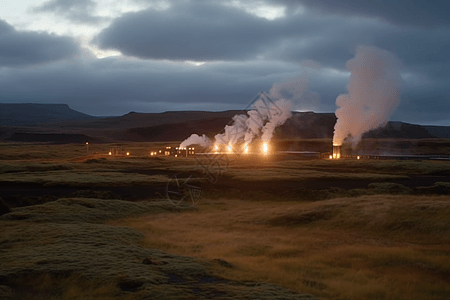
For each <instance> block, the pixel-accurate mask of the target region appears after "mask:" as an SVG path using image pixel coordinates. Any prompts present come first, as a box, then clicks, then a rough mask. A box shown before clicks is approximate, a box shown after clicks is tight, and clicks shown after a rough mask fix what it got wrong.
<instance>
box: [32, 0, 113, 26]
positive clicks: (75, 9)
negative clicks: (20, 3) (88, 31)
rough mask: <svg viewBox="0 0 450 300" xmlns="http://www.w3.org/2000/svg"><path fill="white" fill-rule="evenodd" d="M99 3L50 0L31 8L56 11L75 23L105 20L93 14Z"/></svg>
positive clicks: (84, 0)
mask: <svg viewBox="0 0 450 300" xmlns="http://www.w3.org/2000/svg"><path fill="white" fill-rule="evenodd" d="M96 6H97V3H96V2H95V1H93V0H50V1H47V2H45V3H43V4H42V5H39V6H37V7H34V8H32V9H31V11H32V12H35V13H46V12H50V13H55V14H56V15H59V16H64V17H66V18H67V19H69V20H71V21H73V22H75V23H91V24H93V23H99V22H101V21H103V20H104V18H102V17H97V16H94V15H93V14H92V12H93V11H94V10H95V8H96Z"/></svg>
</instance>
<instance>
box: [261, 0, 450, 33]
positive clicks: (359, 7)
mask: <svg viewBox="0 0 450 300" xmlns="http://www.w3.org/2000/svg"><path fill="white" fill-rule="evenodd" d="M269 3H273V4H277V5H279V4H284V5H286V6H287V7H289V11H295V8H296V7H298V6H304V7H306V8H307V9H308V10H309V11H311V12H314V11H315V12H318V13H322V14H337V15H341V16H361V17H368V18H377V19H381V20H384V21H387V22H389V23H392V24H396V25H406V26H413V27H427V28H432V27H437V26H448V25H450V18H449V17H448V12H449V11H450V2H449V1H446V0H436V1H429V0H408V1H406V0H371V1H361V0H339V1H336V0H297V1H292V0H272V1H269Z"/></svg>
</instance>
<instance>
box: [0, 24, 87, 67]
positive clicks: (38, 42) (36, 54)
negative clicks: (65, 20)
mask: <svg viewBox="0 0 450 300" xmlns="http://www.w3.org/2000/svg"><path fill="white" fill-rule="evenodd" d="M78 50H79V49H78V45H77V44H76V43H75V42H74V41H73V40H72V39H71V38H69V37H60V36H56V35H53V34H48V33H36V32H31V31H17V30H15V29H14V27H12V26H11V25H9V24H8V23H6V22H5V21H3V20H0V67H2V66H26V65H33V64H42V63H46V62H51V61H56V60H61V59H66V58H69V57H71V56H72V55H74V54H76V53H77V52H78Z"/></svg>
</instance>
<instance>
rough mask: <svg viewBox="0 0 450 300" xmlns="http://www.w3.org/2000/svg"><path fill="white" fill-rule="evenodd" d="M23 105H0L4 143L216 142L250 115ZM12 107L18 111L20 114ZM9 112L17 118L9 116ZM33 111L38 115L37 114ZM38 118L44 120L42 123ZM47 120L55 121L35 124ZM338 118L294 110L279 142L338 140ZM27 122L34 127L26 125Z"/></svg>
mask: <svg viewBox="0 0 450 300" xmlns="http://www.w3.org/2000/svg"><path fill="white" fill-rule="evenodd" d="M19 106H20V105H17V104H16V106H15V107H13V105H7V104H0V109H1V114H0V120H5V119H8V118H9V119H10V122H7V123H8V125H10V127H1V128H0V140H4V141H16V142H51V143H82V142H84V141H92V142H94V141H95V142H121V141H124V142H161V141H182V140H184V139H186V138H188V137H189V136H190V135H191V134H193V133H196V134H200V135H202V134H205V135H207V136H208V137H210V138H214V136H215V135H216V134H217V133H222V132H223V129H224V127H225V126H226V125H227V124H230V121H231V120H232V117H233V116H235V115H236V114H242V113H245V111H240V110H230V111H222V112H210V111H170V112H164V113H135V112H131V113H128V114H126V115H124V116H120V117H110V118H95V117H92V116H88V115H85V114H82V113H79V112H77V111H74V110H72V109H70V108H69V107H68V106H67V105H42V106H40V105H34V104H23V108H24V111H23V112H22V111H20V113H19V111H18V110H19ZM12 108H14V109H15V112H14V113H13V109H12ZM31 108H33V109H31ZM7 109H9V111H10V112H11V114H7V113H5V111H6V110H7ZM31 111H33V112H36V113H35V114H32V113H31ZM38 112H39V113H38ZM5 115H6V116H7V117H5ZM13 115H16V116H17V115H19V116H20V118H18V119H16V120H15V122H16V124H22V125H16V126H11V124H12V123H13V122H12V121H11V120H12V116H13ZM37 116H40V117H41V118H42V119H40V120H39V121H38V117H37ZM44 116H47V117H46V118H44ZM77 118H79V119H77ZM43 119H45V120H46V121H47V122H50V121H53V122H54V123H40V124H39V125H34V124H38V123H39V122H40V121H42V120H43ZM336 120H337V119H336V116H335V114H334V113H314V112H293V116H292V117H291V118H290V119H288V120H287V121H286V123H285V124H283V125H282V126H280V127H278V128H277V129H276V130H275V133H274V138H275V139H315V138H332V136H333V131H334V125H335V124H336ZM62 121H65V122H62ZM27 122H28V123H27ZM0 124H1V123H0ZM23 124H32V125H28V127H25V126H26V125H23ZM363 138H401V139H424V138H450V127H444V126H421V125H415V124H408V123H403V122H388V123H387V124H386V125H385V126H383V127H380V128H377V129H374V130H371V131H369V132H367V133H365V134H364V136H363Z"/></svg>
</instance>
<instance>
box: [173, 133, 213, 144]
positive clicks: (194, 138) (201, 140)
mask: <svg viewBox="0 0 450 300" xmlns="http://www.w3.org/2000/svg"><path fill="white" fill-rule="evenodd" d="M189 145H200V146H202V147H205V148H206V147H209V146H211V140H210V139H209V138H208V137H207V136H206V135H203V136H199V135H198V134H195V133H194V134H193V135H191V136H190V137H188V138H187V139H185V140H184V141H183V142H182V143H181V144H180V148H186V147H187V146H189Z"/></svg>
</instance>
